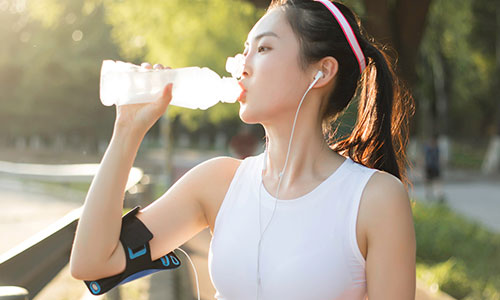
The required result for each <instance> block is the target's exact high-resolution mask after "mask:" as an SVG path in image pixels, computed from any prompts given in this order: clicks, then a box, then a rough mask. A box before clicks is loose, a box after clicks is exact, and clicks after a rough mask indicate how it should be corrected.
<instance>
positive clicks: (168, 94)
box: [162, 83, 174, 105]
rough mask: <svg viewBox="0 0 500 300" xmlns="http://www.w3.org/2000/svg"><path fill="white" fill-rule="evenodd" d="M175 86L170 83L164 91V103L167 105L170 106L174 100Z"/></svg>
mask: <svg viewBox="0 0 500 300" xmlns="http://www.w3.org/2000/svg"><path fill="white" fill-rule="evenodd" d="M173 85H174V84H173V83H168V84H167V85H166V86H165V88H164V89H163V95H162V100H163V101H162V102H164V103H165V104H166V105H168V104H169V103H170V101H171V100H172V88H173Z"/></svg>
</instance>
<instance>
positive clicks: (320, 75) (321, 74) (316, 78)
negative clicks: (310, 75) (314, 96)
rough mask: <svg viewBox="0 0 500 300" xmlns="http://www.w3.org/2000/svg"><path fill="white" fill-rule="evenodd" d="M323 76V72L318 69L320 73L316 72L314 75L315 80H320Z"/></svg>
mask: <svg viewBox="0 0 500 300" xmlns="http://www.w3.org/2000/svg"><path fill="white" fill-rule="evenodd" d="M321 77H323V72H321V71H318V73H316V76H314V80H318V79H320V78H321Z"/></svg>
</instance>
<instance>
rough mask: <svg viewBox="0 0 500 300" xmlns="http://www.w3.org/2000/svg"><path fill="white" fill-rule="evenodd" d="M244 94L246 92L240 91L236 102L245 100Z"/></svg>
mask: <svg viewBox="0 0 500 300" xmlns="http://www.w3.org/2000/svg"><path fill="white" fill-rule="evenodd" d="M246 93H247V92H246V91H245V90H242V91H241V93H240V95H239V96H238V101H240V102H241V101H243V99H245V96H246Z"/></svg>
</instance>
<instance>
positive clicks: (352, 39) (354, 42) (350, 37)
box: [314, 0, 366, 73]
mask: <svg viewBox="0 0 500 300" xmlns="http://www.w3.org/2000/svg"><path fill="white" fill-rule="evenodd" d="M314 1H317V2H321V3H323V5H324V6H326V8H328V10H329V11H330V12H331V13H332V15H333V16H334V17H335V19H337V22H338V23H339V25H340V27H341V28H342V30H343V31H344V35H345V36H346V38H347V41H348V42H349V45H351V49H352V52H354V55H355V56H356V58H357V59H358V63H359V70H360V73H363V70H364V69H365V68H366V61H365V55H364V54H363V51H362V50H361V47H360V46H359V43H358V39H357V38H356V35H354V32H353V31H352V28H351V25H349V22H347V20H346V19H345V17H344V15H343V14H342V12H340V10H339V9H338V8H337V7H336V6H335V5H334V4H333V3H332V2H330V1H329V0H314Z"/></svg>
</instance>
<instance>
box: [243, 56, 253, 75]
mask: <svg viewBox="0 0 500 300" xmlns="http://www.w3.org/2000/svg"><path fill="white" fill-rule="evenodd" d="M243 57H244V58H243V73H242V75H241V76H242V77H248V76H250V74H251V57H250V55H248V53H245V54H244V55H243Z"/></svg>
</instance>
